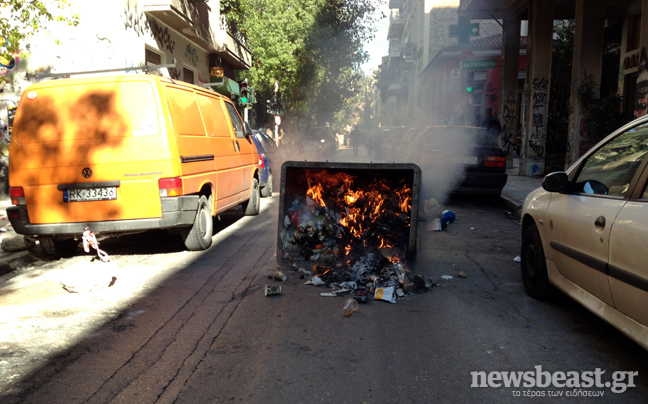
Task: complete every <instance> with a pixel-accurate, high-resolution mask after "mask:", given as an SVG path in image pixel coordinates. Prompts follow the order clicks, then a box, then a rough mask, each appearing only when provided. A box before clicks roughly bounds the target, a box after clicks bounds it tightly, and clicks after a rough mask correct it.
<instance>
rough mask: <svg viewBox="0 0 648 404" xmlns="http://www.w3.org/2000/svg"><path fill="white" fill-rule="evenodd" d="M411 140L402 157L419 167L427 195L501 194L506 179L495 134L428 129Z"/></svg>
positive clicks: (466, 129)
mask: <svg viewBox="0 0 648 404" xmlns="http://www.w3.org/2000/svg"><path fill="white" fill-rule="evenodd" d="M416 132H418V133H417V134H416V135H415V136H414V137H413V138H411V137H410V139H409V140H408V142H407V144H406V145H405V146H404V149H403V150H401V151H400V153H401V154H402V156H403V157H404V158H405V159H407V160H409V161H411V162H413V163H416V164H418V165H419V166H420V167H421V170H422V179H423V184H424V186H426V187H427V191H429V192H428V193H430V194H432V195H440V194H490V195H494V196H495V195H500V193H501V192H502V188H504V185H506V180H507V178H508V176H507V174H506V154H505V153H504V151H503V150H502V149H500V147H499V146H498V144H497V137H498V133H496V132H494V131H489V130H487V129H485V128H478V127H468V126H430V127H426V128H424V129H423V130H420V131H416V130H414V131H410V135H411V134H412V133H416Z"/></svg>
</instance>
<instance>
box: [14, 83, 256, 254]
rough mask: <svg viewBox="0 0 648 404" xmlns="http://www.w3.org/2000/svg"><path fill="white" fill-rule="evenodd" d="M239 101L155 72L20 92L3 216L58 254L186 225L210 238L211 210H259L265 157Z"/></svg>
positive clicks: (207, 241)
mask: <svg viewBox="0 0 648 404" xmlns="http://www.w3.org/2000/svg"><path fill="white" fill-rule="evenodd" d="M251 135H252V132H251V130H250V128H249V126H248V125H247V124H244V122H243V121H242V120H241V117H240V116H239V114H238V112H237V110H236V108H235V107H234V105H233V104H232V102H231V101H230V100H229V99H228V98H226V97H224V96H222V95H220V94H217V93H215V92H213V91H211V90H207V89H204V88H201V87H197V86H194V85H191V84H188V83H184V82H177V81H174V80H171V79H168V78H163V77H159V76H152V75H121V76H109V77H94V78H83V79H58V80H50V81H46V82H41V83H38V84H34V85H32V86H30V87H29V88H27V89H26V90H25V91H24V93H23V95H22V97H21V100H20V103H19V106H18V109H17V113H16V117H15V121H14V129H13V135H12V139H11V143H10V150H9V152H10V156H11V158H10V162H9V185H10V189H9V194H10V197H11V201H12V203H13V205H16V206H12V207H10V208H8V209H7V215H8V217H9V220H10V222H11V224H12V225H13V227H14V229H15V231H16V232H17V233H18V234H23V235H25V236H30V237H33V238H36V239H38V240H39V242H40V245H41V246H42V249H43V250H44V251H45V252H46V253H48V254H49V255H51V256H53V257H62V256H66V255H70V254H71V253H72V252H74V250H75V249H76V248H77V246H78V241H79V239H80V237H81V235H82V233H83V231H84V229H85V228H86V227H87V228H89V229H90V230H91V231H92V232H94V233H95V234H96V235H99V234H104V235H115V234H127V233H134V232H140V231H145V230H152V229H168V230H171V231H170V232H171V233H174V232H175V233H180V235H181V236H182V239H183V241H184V244H185V246H186V248H187V249H189V250H194V251H196V250H204V249H206V248H208V247H209V246H210V245H211V241H212V240H211V239H212V234H213V221H212V218H213V216H215V215H217V214H218V213H220V212H222V211H224V210H228V209H232V208H236V207H239V206H243V209H244V212H245V214H246V215H257V214H258V213H259V203H260V202H259V201H260V195H259V180H258V154H257V153H256V150H255V148H254V145H253V143H252V140H251V139H250V136H251Z"/></svg>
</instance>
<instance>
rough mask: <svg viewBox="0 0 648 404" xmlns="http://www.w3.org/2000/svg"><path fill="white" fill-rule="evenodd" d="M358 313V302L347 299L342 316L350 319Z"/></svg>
mask: <svg viewBox="0 0 648 404" xmlns="http://www.w3.org/2000/svg"><path fill="white" fill-rule="evenodd" d="M356 311H358V302H357V301H356V300H355V299H347V301H346V302H344V307H343V308H342V315H343V316H344V317H349V316H350V315H351V314H353V313H354V312H356Z"/></svg>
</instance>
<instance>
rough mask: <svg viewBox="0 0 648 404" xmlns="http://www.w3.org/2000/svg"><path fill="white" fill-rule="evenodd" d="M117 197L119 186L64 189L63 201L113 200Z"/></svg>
mask: <svg viewBox="0 0 648 404" xmlns="http://www.w3.org/2000/svg"><path fill="white" fill-rule="evenodd" d="M114 199H117V188H116V187H106V188H83V189H66V190H64V191H63V202H87V201H111V200H114Z"/></svg>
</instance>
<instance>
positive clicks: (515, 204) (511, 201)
mask: <svg viewBox="0 0 648 404" xmlns="http://www.w3.org/2000/svg"><path fill="white" fill-rule="evenodd" d="M500 200H501V201H502V204H503V205H504V206H505V207H506V209H507V210H509V211H511V212H513V213H514V214H515V215H516V216H517V217H518V218H519V217H521V215H522V202H520V201H518V200H516V199H515V198H513V197H511V196H509V195H506V194H500Z"/></svg>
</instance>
